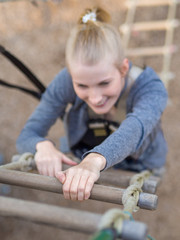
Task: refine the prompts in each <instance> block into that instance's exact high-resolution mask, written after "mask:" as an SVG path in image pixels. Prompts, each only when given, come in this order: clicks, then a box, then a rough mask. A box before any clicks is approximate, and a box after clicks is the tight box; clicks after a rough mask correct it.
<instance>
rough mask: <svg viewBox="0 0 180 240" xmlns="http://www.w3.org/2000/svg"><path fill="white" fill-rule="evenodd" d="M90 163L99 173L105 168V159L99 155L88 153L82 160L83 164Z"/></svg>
mask: <svg viewBox="0 0 180 240" xmlns="http://www.w3.org/2000/svg"><path fill="white" fill-rule="evenodd" d="M86 161H87V162H90V163H92V164H93V165H95V166H96V167H97V168H98V169H99V171H101V170H103V169H104V168H105V166H106V159H105V157H104V156H103V155H101V154H99V153H89V154H88V155H87V156H86V157H85V158H84V160H83V162H86Z"/></svg>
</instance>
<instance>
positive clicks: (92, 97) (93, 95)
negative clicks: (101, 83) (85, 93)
mask: <svg viewBox="0 0 180 240" xmlns="http://www.w3.org/2000/svg"><path fill="white" fill-rule="evenodd" d="M102 98H103V97H102V94H101V93H100V92H99V91H97V90H95V89H92V90H91V91H90V92H89V102H90V103H91V104H93V105H97V104H99V103H101V102H102Z"/></svg>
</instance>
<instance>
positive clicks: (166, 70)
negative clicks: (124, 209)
mask: <svg viewBox="0 0 180 240" xmlns="http://www.w3.org/2000/svg"><path fill="white" fill-rule="evenodd" d="M143 2H146V1H129V3H130V5H129V8H128V14H127V16H128V15H129V17H127V20H126V23H125V25H123V26H122V27H121V28H120V29H121V31H122V32H123V34H124V38H123V39H124V42H125V43H126V44H127V45H126V48H127V55H128V56H138V57H141V56H142V55H158V54H161V55H163V57H164V61H163V62H164V64H163V69H162V72H161V73H160V74H161V76H162V78H163V81H164V82H165V84H166V86H167V84H168V81H169V80H170V79H171V78H172V77H173V74H172V73H171V72H170V61H171V54H172V53H173V51H174V50H176V47H174V46H173V45H172V40H173V38H172V37H173V30H174V27H176V26H177V25H178V21H177V20H175V21H174V20H173V18H174V15H173V17H172V15H171V14H169V16H171V17H172V19H171V20H172V21H171V20H170V21H169V19H170V18H169V19H168V20H167V22H166V23H165V22H161V23H159V25H158V23H156V24H155V23H153V22H152V23H151V24H150V23H146V24H140V23H138V24H135V25H134V24H133V18H132V19H131V20H128V19H129V18H130V16H131V17H132V16H133V14H132V13H133V11H134V13H135V10H136V8H137V7H140V4H141V6H142V4H143ZM158 3H159V4H167V5H168V6H169V8H170V9H171V7H172V6H173V9H175V6H176V4H177V3H178V1H156V3H155V2H154V4H158ZM149 4H153V1H151V3H149ZM171 11H172V10H171ZM174 13H175V12H174ZM148 24H149V25H148ZM127 29H128V31H127ZM147 29H148V30H149V31H150V30H158V31H159V30H160V31H162V30H166V31H167V35H166V36H167V39H168V40H166V44H165V45H164V46H163V47H157V48H153V49H152V48H146V49H129V48H128V41H129V38H130V33H131V31H132V32H133V31H136V32H138V31H144V30H145V31H147ZM130 30H131V31H130ZM163 76H164V77H163ZM0 171H1V172H0V173H1V174H0V175H1V177H2V179H1V181H2V182H4V183H7V184H13V183H12V182H14V179H18V178H19V182H21V184H22V179H21V178H20V176H22V178H26V179H28V176H31V174H29V173H23V174H22V175H21V174H20V172H17V171H15V172H14V171H13V170H4V169H1V170H0ZM10 171H11V172H10ZM3 173H4V175H3ZM8 173H9V174H8ZM108 174H111V172H107V174H104V178H106V177H107V176H108ZM130 175H132V174H130ZM130 175H128V180H127V179H126V176H124V177H123V179H126V184H125V183H121V184H122V185H123V184H124V185H123V186H122V187H124V188H125V187H127V185H128V183H129V180H130V179H131V177H130ZM3 176H6V177H7V176H8V179H6V180H4V179H3ZM10 176H11V177H13V179H12V180H10V179H11V177H10ZM36 177H37V176H36ZM38 177H39V178H38V179H37V181H36V183H37V182H41V180H40V179H41V177H42V182H46V181H47V182H46V183H48V180H49V178H48V177H43V176H38ZM34 178H35V176H34V175H33V176H32V179H34ZM101 179H102V178H101ZM101 179H100V181H102V182H101V184H102V183H103V180H101ZM115 180H116V181H117V177H115ZM118 180H119V179H118ZM119 181H120V180H119ZM147 181H150V180H147ZM107 182H108V180H107ZM146 183H147V182H146ZM158 183H159V179H158V180H157V182H156V181H154V185H155V190H156V187H157V185H158ZM16 184H17V185H20V184H19V183H16ZM23 184H24V185H23V186H25V185H26V184H27V183H23ZM34 184H35V183H34ZM111 184H112V183H111ZM27 185H28V184H27ZM21 186H22V185H21ZM39 186H40V185H39ZM53 186H55V185H53V184H52V185H51V184H50V187H49V189H53ZM26 187H30V186H26ZM31 187H32V188H34V185H31ZM96 187H97V190H96ZM118 187H119V186H118ZM39 188H41V187H39ZM56 188H58V190H57V191H58V193H60V186H59V184H58V186H56ZM94 189H95V190H93V191H95V193H94V192H92V196H91V197H92V199H93V196H94V195H95V196H96V198H97V195H96V194H97V193H96V191H97V192H98V193H99V192H101V191H100V189H101V188H98V185H97V186H95V188H94ZM102 189H103V187H102ZM106 189H108V187H107V188H106ZM44 190H47V189H44ZM113 190H115V193H116V194H117V199H118V200H113V201H115V203H118V204H119V202H120V203H121V204H122V195H123V192H124V190H123V191H122V192H121V189H119V188H118V189H113ZM113 190H112V189H110V192H108V191H107V190H105V191H103V190H102V192H106V193H108V196H109V197H110V198H112V196H111V195H112V193H111V191H113ZM144 190H145V191H146V188H145V189H144ZM61 193H62V192H61ZM154 193H155V192H153V194H154ZM140 195H141V194H140ZM108 196H107V198H108ZM152 196H153V199H154V198H155V199H156V200H153V201H154V203H156V204H157V196H156V195H152ZM152 196H151V197H152ZM96 198H95V199H96ZM98 198H100V201H102V200H103V199H104V196H103V195H101V194H100V196H99V195H98ZM9 200H10V199H9ZM96 200H97V199H96ZM3 201H4V202H5V203H6V204H7V203H8V202H7V199H6V198H5V199H4V198H2V202H1V204H2V205H1V206H2V209H5V205H6V204H4V202H3ZM13 201H14V202H13ZM12 203H13V204H15V205H16V204H17V206H18V204H19V207H18V208H22V205H23V206H27V208H26V210H27V209H28V208H29V207H30V206H31V209H33V208H34V211H33V213H34V215H33V214H32V215H33V216H35V213H37V208H39V209H41V205H40V204H39V205H37V206H35V205H36V204H35V205H30V204H31V203H28V202H27V203H26V202H23V201H19V200H13V199H12V202H11V200H10V201H9V204H10V205H8V204H7V205H8V206H13V205H12ZM26 204H27V205H26ZM28 204H29V205H28ZM148 204H149V198H148ZM156 204H155V205H153V206H154V207H152V209H154V210H155V209H156ZM43 207H44V208H43ZM139 207H141V206H139ZM48 208H50V206H48ZM22 209H23V208H22ZM45 209H47V206H43V205H42V212H44V211H45ZM59 210H60V211H61V210H62V211H63V209H60V208H59ZM51 211H52V212H53V211H54V212H56V211H57V212H58V209H54V210H53V207H52V208H50V211H49V212H46V215H47V216H49V215H50V212H51ZM64 211H66V210H64ZM67 211H68V210H67ZM12 212H13V214H14V216H15V215H16V216H17V214H18V213H17V212H16V213H15V212H14V210H13V209H10V207H9V213H5V212H4V215H5V214H9V215H11V214H12ZM22 212H23V210H22ZM21 214H22V215H21V216H18V217H23V218H27V219H28V218H29V219H31V220H33V221H35V222H43V219H45V217H44V215H43V216H42V217H41V218H40V217H38V216H37V218H34V219H33V216H29V215H28V214H27V215H25V213H21ZM39 214H41V213H39ZM59 214H63V213H60V212H59ZM64 214H68V215H69V214H70V213H69V212H66V213H64ZM73 214H74V216H75V215H76V214H75V213H73ZM85 214H87V215H88V216H89V218H90V215H91V214H90V213H85ZM87 215H86V216H87ZM69 216H70V219H71V220H72V219H73V217H72V216H71V215H69ZM77 216H79V218H78V220H77V222H78V223H79V226H78V227H77V226H73V223H72V229H71V230H76V231H79V230H78V229H80V228H81V230H82V229H83V223H86V221H85V219H86V217H85V219H84V218H83V213H82V215H81V213H80V212H79V211H78V212H77V215H76V217H77ZM91 216H92V218H90V219H91V221H90V222H91V224H92V223H93V224H94V225H93V226H91V225H90V223H87V225H86V227H84V229H86V230H84V231H85V232H88V233H90V232H91V233H92V232H94V231H97V223H98V222H99V221H100V219H101V218H102V216H101V215H98V214H95V215H93V214H92V215H91ZM37 219H40V220H39V221H38V220H37ZM67 221H68V220H67ZM69 221H70V220H69ZM81 221H82V225H81ZM125 221H127V220H125ZM44 223H46V224H47V223H48V224H52V222H51V221H50V220H49V219H48V220H44ZM58 223H59V225H58ZM66 223H67V222H66ZM126 223H127V222H125V226H124V228H125V229H129V230H130V229H137V225H136V226H134V227H133V226H132V225H129V226H128V224H126ZM53 224H54V225H56V226H59V227H62V228H63V227H64V228H65V225H66V224H65V223H61V222H60V219H58V218H57V220H54V223H53ZM130 224H132V221H130ZM80 226H81V227H80ZM88 226H89V228H90V229H91V230H87V229H89V228H88ZM90 226H91V227H90ZM141 226H142V225H141ZM142 228H143V227H142ZM129 230H128V231H129ZM128 231H127V232H128ZM140 232H141V231H140ZM142 232H143V234H144V236H145V234H146V233H147V228H146V227H144V228H143V231H142ZM142 232H141V233H142ZM123 234H125V236H124V235H123ZM126 234H128V233H126V231H125V233H122V236H124V237H123V239H140V238H139V236H137V235H134V232H133V233H131V236H126ZM132 236H134V238H132ZM136 237H138V238H136ZM142 239H143V238H142Z"/></svg>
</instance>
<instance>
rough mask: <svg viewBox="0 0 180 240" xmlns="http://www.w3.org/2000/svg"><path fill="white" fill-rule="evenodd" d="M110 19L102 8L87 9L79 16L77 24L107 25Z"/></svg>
mask: <svg viewBox="0 0 180 240" xmlns="http://www.w3.org/2000/svg"><path fill="white" fill-rule="evenodd" d="M110 20H111V17H110V15H109V13H107V12H106V11H105V10H103V9H102V8H99V7H97V8H92V9H90V8H88V9H86V10H85V12H84V13H83V14H82V15H81V17H80V19H79V21H78V23H80V24H87V23H88V22H96V21H99V22H105V23H108V22H110Z"/></svg>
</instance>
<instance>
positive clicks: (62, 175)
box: [55, 171, 66, 184]
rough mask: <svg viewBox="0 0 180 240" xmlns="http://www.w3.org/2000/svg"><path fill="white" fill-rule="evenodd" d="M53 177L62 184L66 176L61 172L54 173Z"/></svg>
mask: <svg viewBox="0 0 180 240" xmlns="http://www.w3.org/2000/svg"><path fill="white" fill-rule="evenodd" d="M55 176H56V178H57V179H58V180H59V181H60V182H61V183H62V184H64V182H65V179H66V175H65V173H64V172H63V171H59V172H56V174H55Z"/></svg>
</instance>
